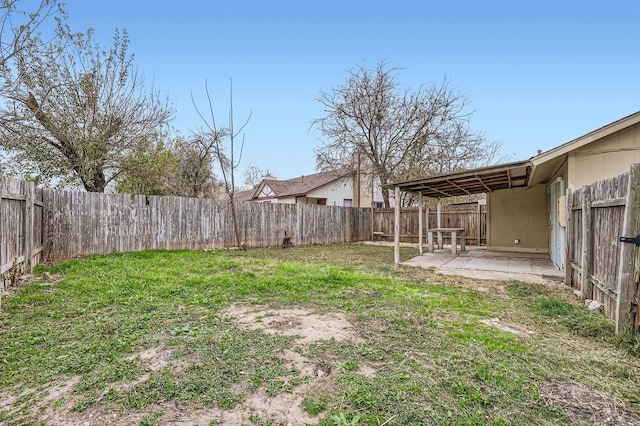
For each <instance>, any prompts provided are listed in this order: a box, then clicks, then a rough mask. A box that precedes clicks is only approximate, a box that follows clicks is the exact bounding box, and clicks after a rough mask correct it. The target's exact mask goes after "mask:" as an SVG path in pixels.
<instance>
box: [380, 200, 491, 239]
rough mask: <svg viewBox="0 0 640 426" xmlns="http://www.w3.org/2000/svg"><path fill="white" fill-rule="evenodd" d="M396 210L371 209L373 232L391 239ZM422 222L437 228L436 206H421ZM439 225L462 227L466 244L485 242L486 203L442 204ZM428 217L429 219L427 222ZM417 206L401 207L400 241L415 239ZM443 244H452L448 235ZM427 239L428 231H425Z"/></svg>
mask: <svg viewBox="0 0 640 426" xmlns="http://www.w3.org/2000/svg"><path fill="white" fill-rule="evenodd" d="M394 214H395V209H374V210H373V213H372V215H373V219H372V222H373V233H374V234H375V235H378V236H381V237H382V238H387V239H393V236H394V231H393V224H394ZM422 214H423V222H424V227H425V229H426V228H437V227H438V225H437V224H438V222H437V220H438V212H437V210H436V209H435V208H429V209H427V208H424V209H423V212H422ZM440 215H441V217H440V220H441V224H440V227H441V228H464V229H465V235H466V238H465V240H466V242H467V244H472V245H482V244H486V242H487V234H486V229H487V222H486V220H487V206H486V205H484V204H479V203H470V204H452V205H444V206H442V207H441V210H440ZM427 218H428V222H427ZM418 225H419V218H418V208H417V207H409V208H403V209H401V210H400V241H403V242H417V241H418V231H419V229H418ZM443 237H444V243H445V244H450V243H451V241H450V240H451V235H449V234H445V235H443ZM424 238H425V241H426V238H427V233H426V231H425V232H424Z"/></svg>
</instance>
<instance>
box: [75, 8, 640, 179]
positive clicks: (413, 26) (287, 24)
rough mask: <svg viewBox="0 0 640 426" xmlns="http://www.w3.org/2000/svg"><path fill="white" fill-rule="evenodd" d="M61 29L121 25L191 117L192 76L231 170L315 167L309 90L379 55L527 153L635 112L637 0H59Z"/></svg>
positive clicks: (639, 88) (340, 79) (282, 173)
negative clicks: (225, 140)
mask: <svg viewBox="0 0 640 426" xmlns="http://www.w3.org/2000/svg"><path fill="white" fill-rule="evenodd" d="M66 4H67V6H66V9H67V12H68V14H69V24H70V25H71V27H72V29H73V30H76V31H81V30H84V29H87V28H89V27H92V28H94V30H95V35H96V38H97V39H98V40H99V41H101V42H103V43H109V41H110V39H111V37H112V36H113V32H114V30H115V29H116V28H119V29H123V28H126V29H127V31H128V32H129V36H130V51H131V52H133V53H134V54H135V59H134V63H135V65H136V67H137V68H138V70H139V72H140V73H142V74H143V75H144V78H145V83H146V86H147V87H149V88H150V87H151V86H153V87H154V88H155V89H157V90H159V91H160V92H161V93H162V94H163V95H164V96H166V97H167V99H168V100H169V101H170V103H171V104H173V106H174V107H175V109H176V114H175V118H174V120H173V122H172V125H173V127H174V128H175V129H176V131H178V132H180V133H181V134H182V135H185V136H188V135H190V134H191V132H192V131H195V130H198V128H199V127H201V126H202V124H203V123H202V119H201V118H200V117H199V116H198V114H197V112H196V109H195V108H194V105H193V102H192V96H193V98H194V99H195V102H196V103H197V105H198V106H199V108H200V109H201V110H204V111H207V109H208V104H207V98H206V96H205V82H207V83H206V84H207V85H208V87H209V91H210V94H211V95H212V98H213V105H214V113H215V117H216V120H217V123H218V124H227V123H228V122H229V119H228V116H229V100H230V82H231V81H232V84H233V98H232V99H233V109H234V123H235V126H236V128H238V127H239V126H240V125H241V124H242V123H243V122H244V121H245V120H246V119H247V118H248V117H249V115H251V118H250V120H249V122H248V124H247V126H246V128H245V130H244V141H245V143H244V151H243V157H242V160H241V165H240V170H241V171H242V170H244V168H245V167H247V166H249V165H255V166H258V167H260V168H262V169H269V170H270V171H272V172H273V173H274V174H275V175H276V176H277V177H278V178H281V179H287V178H292V177H296V176H300V175H308V174H311V173H315V171H316V170H315V158H314V149H316V148H318V147H319V146H320V145H321V143H322V140H323V136H322V134H320V132H319V131H318V130H317V129H315V128H312V127H311V123H312V122H313V120H315V119H318V118H320V117H322V116H323V109H322V105H321V104H320V102H318V100H317V99H318V96H319V95H320V93H321V91H330V90H331V89H333V88H336V87H338V86H340V85H342V84H344V83H345V81H346V79H347V77H348V74H349V72H350V71H352V70H356V69H357V68H359V67H361V66H365V67H375V66H376V65H377V64H378V63H379V62H380V61H385V62H386V63H387V64H388V66H390V67H396V68H398V69H399V71H398V74H397V79H398V81H399V83H400V85H401V88H402V89H403V90H404V89H408V90H417V89H418V88H419V86H420V85H423V84H431V83H436V84H439V83H441V82H442V81H443V79H448V80H449V85H450V87H451V88H454V89H456V90H457V91H459V92H460V93H461V94H463V95H464V96H466V97H467V98H468V99H469V101H470V105H469V109H468V111H469V112H473V114H472V116H471V127H472V128H473V130H475V131H477V132H482V133H483V134H484V135H485V138H486V140H487V141H489V142H498V143H500V144H501V151H500V157H501V159H503V160H506V161H517V160H522V159H527V158H529V157H531V156H533V155H535V154H536V153H537V150H538V149H540V150H543V151H546V150H548V149H551V148H553V147H555V146H558V145H560V144H563V143H565V142H568V141H570V140H572V139H575V138H577V137H579V136H582V135H584V134H586V133H588V132H590V131H592V130H595V129H597V128H599V127H602V126H604V125H606V124H609V123H611V122H613V121H615V120H618V119H620V118H622V117H625V116H627V115H630V114H633V113H635V112H637V111H639V110H640V25H638V22H640V21H639V20H638V19H639V16H640V2H637V1H617V0H612V1H606V2H605V1H592V0H583V1H563V0H554V1H548V0H537V1H513V0H511V1H491V0H485V1H472V0H470V1H459V0H449V1H437V2H434V1H430V0H414V1H407V0H394V1H384V2H382V1H378V0H368V1H360V0H357V1H350V0H342V1H337V0H323V1H317V0H316V1H312V0H309V1H305V0H297V1H277V0H271V1H268V0H262V1H254V0H250V1H248V0H244V1H243V0H227V1H218V0H208V1H207V0H197V1H196V0H182V1H179V2H176V1H166V0H154V1H150V0H127V1H124V0H109V1H87V0H67V2H66Z"/></svg>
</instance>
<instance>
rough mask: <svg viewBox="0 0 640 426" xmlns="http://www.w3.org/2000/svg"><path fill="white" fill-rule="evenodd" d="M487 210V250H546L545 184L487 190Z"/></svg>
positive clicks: (547, 232)
mask: <svg viewBox="0 0 640 426" xmlns="http://www.w3.org/2000/svg"><path fill="white" fill-rule="evenodd" d="M487 212H488V213H487V214H488V219H487V249H488V250H496V251H518V252H530V253H548V251H549V229H548V220H547V190H546V186H545V185H534V186H532V187H531V188H526V189H507V190H501V191H495V192H492V193H489V194H487ZM516 239H517V240H519V243H518V244H515V242H514V241H515V240H516Z"/></svg>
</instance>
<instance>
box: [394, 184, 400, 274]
mask: <svg viewBox="0 0 640 426" xmlns="http://www.w3.org/2000/svg"><path fill="white" fill-rule="evenodd" d="M394 202H395V208H396V209H395V212H394V219H395V220H394V223H393V234H394V239H393V241H394V244H393V263H394V264H396V265H398V264H399V263H400V188H399V187H397V186H396V191H395V200H394Z"/></svg>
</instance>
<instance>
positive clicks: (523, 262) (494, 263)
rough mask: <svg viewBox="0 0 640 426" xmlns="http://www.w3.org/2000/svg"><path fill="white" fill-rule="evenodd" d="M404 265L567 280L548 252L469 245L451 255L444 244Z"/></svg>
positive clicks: (449, 271)
mask: <svg viewBox="0 0 640 426" xmlns="http://www.w3.org/2000/svg"><path fill="white" fill-rule="evenodd" d="M402 264H403V265H408V266H416V267H421V268H434V269H435V270H436V271H437V272H439V273H441V274H446V275H460V276H465V277H469V278H478V279H493V280H517V281H524V282H534V283H544V282H549V281H555V282H561V281H563V280H564V272H563V271H560V270H558V268H556V267H555V266H554V265H553V263H552V262H551V259H550V257H549V255H548V254H543V253H519V252H496V251H489V250H486V249H485V248H484V247H476V246H467V250H466V251H464V252H459V253H458V254H457V255H453V254H451V251H450V250H448V249H447V248H446V247H444V248H443V249H442V250H436V251H435V252H433V253H428V252H427V253H424V254H423V255H422V256H417V257H414V258H413V259H409V260H408V261H406V262H403V263H402Z"/></svg>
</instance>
